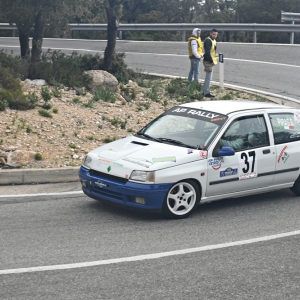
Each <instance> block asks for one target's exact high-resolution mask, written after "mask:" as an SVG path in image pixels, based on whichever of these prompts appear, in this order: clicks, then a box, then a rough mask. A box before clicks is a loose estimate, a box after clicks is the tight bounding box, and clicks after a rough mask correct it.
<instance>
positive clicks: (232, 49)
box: [0, 38, 300, 100]
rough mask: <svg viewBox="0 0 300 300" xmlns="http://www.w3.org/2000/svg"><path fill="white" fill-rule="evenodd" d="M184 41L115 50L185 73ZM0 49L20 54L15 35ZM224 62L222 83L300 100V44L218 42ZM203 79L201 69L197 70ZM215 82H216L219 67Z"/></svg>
mask: <svg viewBox="0 0 300 300" xmlns="http://www.w3.org/2000/svg"><path fill="white" fill-rule="evenodd" d="M43 47H44V50H46V49H48V48H51V49H62V50H63V51H67V52H71V51H73V50H77V51H78V52H79V53H86V52H87V51H88V52H91V53H95V52H100V53H102V52H103V51H104V50H105V47H106V41H90V40H61V39H45V40H44V42H43ZM186 47H187V46H186V43H183V42H131V41H123V40H119V41H117V46H116V50H117V51H118V52H125V53H126V59H125V60H126V62H127V64H128V66H129V67H131V68H133V69H138V70H141V71H145V72H150V73H160V74H167V75H175V76H185V77H186V76H187V74H188V71H189V59H188V58H187V54H186V52H187V50H186ZM0 48H3V49H7V50H9V51H11V50H13V51H14V53H15V54H18V53H19V41H18V39H17V38H0ZM217 52H218V53H223V55H224V61H225V66H224V70H225V83H226V84H232V85H237V86H241V87H247V88H252V89H258V90H261V91H265V92H267V93H272V94H278V95H281V96H283V97H288V98H293V99H297V100H300V93H299V82H300V45H273V44H234V43H218V48H217ZM200 78H201V79H204V72H201V73H200ZM213 80H214V81H217V82H218V81H219V70H218V67H216V68H215V69H214V78H213Z"/></svg>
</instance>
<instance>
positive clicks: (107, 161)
mask: <svg viewBox="0 0 300 300" xmlns="http://www.w3.org/2000/svg"><path fill="white" fill-rule="evenodd" d="M99 160H100V161H103V162H105V163H107V164H110V163H111V160H109V159H106V158H103V157H100V158H99Z"/></svg>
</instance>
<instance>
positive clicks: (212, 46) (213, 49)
mask: <svg viewBox="0 0 300 300" xmlns="http://www.w3.org/2000/svg"><path fill="white" fill-rule="evenodd" d="M217 36H218V30H217V29H212V31H211V32H210V35H209V37H207V38H206V39H205V40H204V56H203V65H204V71H205V72H206V75H205V80H204V87H203V95H204V97H209V98H213V97H215V96H214V95H212V94H211V93H210V82H211V80H212V74H213V67H214V66H215V65H216V64H217V63H218V61H217V41H216V38H217Z"/></svg>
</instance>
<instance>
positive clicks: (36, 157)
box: [34, 152, 43, 160]
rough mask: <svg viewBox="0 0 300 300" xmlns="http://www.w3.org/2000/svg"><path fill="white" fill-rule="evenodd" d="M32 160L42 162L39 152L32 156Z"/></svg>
mask: <svg viewBox="0 0 300 300" xmlns="http://www.w3.org/2000/svg"><path fill="white" fill-rule="evenodd" d="M34 159H35V160H42V159H43V155H42V154H41V153H39V152H37V153H36V154H35V155H34Z"/></svg>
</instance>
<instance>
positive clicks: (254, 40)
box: [253, 31, 257, 43]
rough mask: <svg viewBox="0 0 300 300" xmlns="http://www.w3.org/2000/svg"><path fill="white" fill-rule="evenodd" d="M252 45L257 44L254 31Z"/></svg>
mask: <svg viewBox="0 0 300 300" xmlns="http://www.w3.org/2000/svg"><path fill="white" fill-rule="evenodd" d="M253 43H257V38H256V31H254V32H253Z"/></svg>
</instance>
